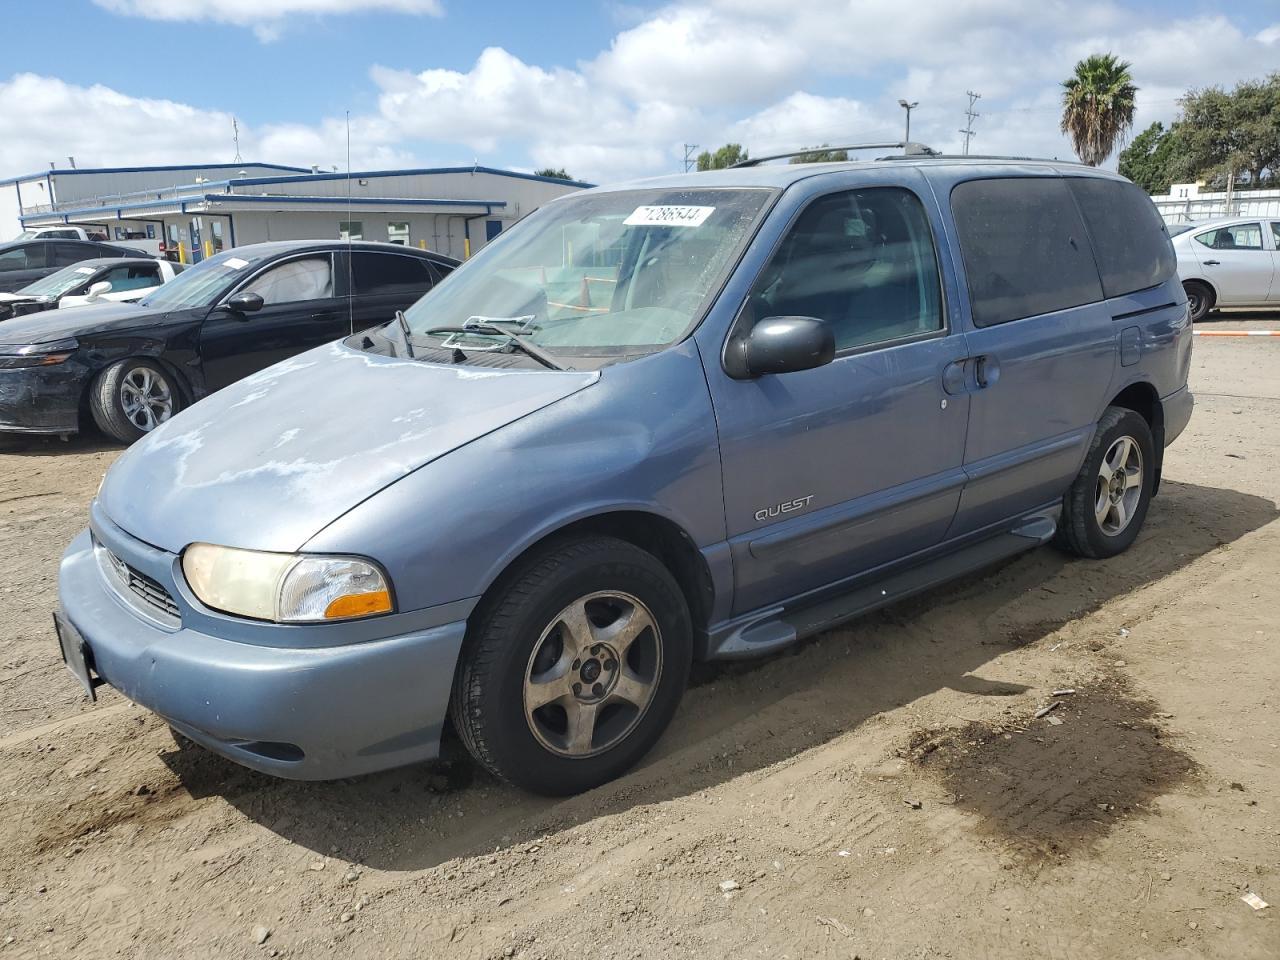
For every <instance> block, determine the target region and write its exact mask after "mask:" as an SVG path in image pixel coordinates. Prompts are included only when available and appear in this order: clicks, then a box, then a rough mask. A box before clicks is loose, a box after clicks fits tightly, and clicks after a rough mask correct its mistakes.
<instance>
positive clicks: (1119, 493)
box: [1058, 407, 1156, 559]
mask: <svg viewBox="0 0 1280 960" xmlns="http://www.w3.org/2000/svg"><path fill="white" fill-rule="evenodd" d="M1155 468H1156V452H1155V443H1154V441H1153V440H1152V437H1151V428H1150V426H1148V425H1147V421H1146V420H1145V419H1143V417H1142V415H1141V414H1139V413H1136V412H1134V411H1133V410H1127V409H1125V408H1124V407H1107V409H1106V412H1105V413H1103V415H1102V418H1101V419H1100V420H1099V421H1098V428H1097V430H1096V431H1095V433H1094V435H1093V443H1092V444H1090V446H1089V452H1088V453H1087V454H1086V455H1085V458H1084V464H1083V465H1082V466H1081V467H1080V472H1079V473H1078V474H1076V479H1075V480H1074V481H1073V482H1072V484H1071V488H1070V489H1069V490H1068V491H1067V494H1066V496H1065V497H1063V500H1062V521H1061V523H1060V524H1059V527H1058V545H1059V546H1061V547H1062V548H1063V549H1065V550H1067V551H1068V552H1069V553H1074V554H1076V555H1077V556H1081V557H1090V558H1092V559H1102V558H1105V557H1114V556H1115V555H1116V554H1118V553H1123V552H1124V551H1125V550H1128V549H1129V546H1130V545H1131V544H1132V543H1133V541H1134V540H1136V539H1137V537H1138V533H1139V531H1141V529H1142V524H1143V522H1144V521H1145V520H1146V518H1147V509H1148V508H1149V507H1150V505H1151V496H1152V492H1153V490H1154V488H1155Z"/></svg>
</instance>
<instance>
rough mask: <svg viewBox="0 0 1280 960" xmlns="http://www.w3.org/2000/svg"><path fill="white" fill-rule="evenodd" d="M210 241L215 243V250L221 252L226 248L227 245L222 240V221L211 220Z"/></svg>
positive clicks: (216, 252)
mask: <svg viewBox="0 0 1280 960" xmlns="http://www.w3.org/2000/svg"><path fill="white" fill-rule="evenodd" d="M209 242H210V243H211V244H213V252H214V253H215V254H218V253H221V252H222V251H223V250H225V249H226V245H225V244H224V243H223V240H222V221H221V220H211V221H210V222H209Z"/></svg>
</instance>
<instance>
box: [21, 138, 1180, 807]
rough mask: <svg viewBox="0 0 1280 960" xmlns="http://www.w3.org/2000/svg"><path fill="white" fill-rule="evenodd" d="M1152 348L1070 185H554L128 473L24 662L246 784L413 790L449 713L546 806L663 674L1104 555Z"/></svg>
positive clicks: (920, 173)
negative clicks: (43, 652) (369, 322)
mask: <svg viewBox="0 0 1280 960" xmlns="http://www.w3.org/2000/svg"><path fill="white" fill-rule="evenodd" d="M250 322H252V321H250ZM1191 342H1192V338H1191V322H1190V318H1189V315H1188V309H1187V298H1186V296H1185V295H1184V293H1183V289H1182V285H1181V284H1180V283H1179V280H1178V277H1177V275H1176V273H1175V268H1174V257H1173V253H1172V249H1171V246H1170V242H1169V237H1168V234H1167V232H1166V230H1165V227H1164V224H1163V223H1162V221H1161V219H1160V217H1159V216H1158V214H1157V213H1156V211H1155V209H1154V207H1153V206H1152V204H1151V202H1150V200H1149V199H1148V198H1147V197H1146V196H1145V195H1144V194H1143V193H1142V191H1141V190H1139V189H1138V188H1137V187H1135V186H1134V185H1133V184H1131V183H1129V182H1128V181H1126V180H1124V179H1122V178H1119V177H1117V176H1115V175H1113V174H1109V173H1106V172H1104V171H1099V170H1095V169H1092V168H1089V167H1083V166H1076V165H1073V164H1067V163H1058V162H1042V161H1022V160H1017V161H1014V160H999V161H995V160H990V159H967V158H947V157H927V158H926V157H892V158H884V159H882V160H879V161H868V162H855V163H838V164H799V165H789V164H786V165H763V166H752V165H748V166H743V167H740V168H734V169H729V170H722V171H715V172H708V173H699V174H690V175H684V176H677V177H668V178H663V179H657V180H645V181H640V182H635V183H629V184H624V185H622V186H616V187H611V188H608V189H593V190H588V191H585V192H581V193H575V194H571V195H568V196H565V197H563V198H560V199H557V200H555V201H554V202H552V203H549V204H547V205H546V206H545V207H543V208H542V209H541V210H539V211H537V212H536V213H534V214H533V215H531V216H529V217H527V218H526V219H525V220H524V221H523V222H522V223H520V224H519V225H518V226H517V227H516V228H514V229H512V230H510V231H509V232H507V233H506V234H504V235H503V236H501V237H500V238H498V239H497V240H495V241H494V242H493V243H491V244H489V245H488V246H486V247H485V248H484V249H483V250H482V251H481V252H480V253H479V254H478V255H477V256H475V257H474V258H473V259H471V260H470V261H469V262H467V263H465V264H464V265H463V266H462V267H461V268H460V269H458V270H457V271H456V273H455V274H454V275H453V276H452V277H450V279H449V280H448V281H447V282H445V283H443V284H441V285H440V286H438V287H437V288H435V289H434V290H432V291H431V292H430V293H428V294H427V295H426V296H424V297H423V298H422V299H421V300H419V301H418V302H417V303H416V304H415V305H414V306H413V307H412V308H410V309H409V311H408V312H407V314H405V315H402V316H401V317H399V318H397V320H396V322H392V323H389V324H387V325H386V326H385V327H381V328H378V329H376V330H374V331H372V332H366V333H361V334H356V335H355V336H352V337H350V338H348V339H346V340H344V341H341V342H336V343H332V344H330V345H327V346H323V347H320V348H317V349H313V350H311V351H310V352H308V353H304V354H301V355H299V356H296V357H294V358H292V359H289V360H286V361H284V362H282V363H279V364H277V365H275V366H273V367H270V368H268V369H266V370H264V371H262V372H260V373H257V374H255V375H252V376H249V377H247V378H245V379H244V380H241V381H240V382H239V383H237V384H235V385H233V386H231V387H228V388H227V389H225V390H222V391H220V392H218V393H216V394H214V395H213V396H211V397H209V398H207V399H205V400H202V401H201V402H199V403H197V404H195V405H194V406H192V407H191V408H190V409H188V410H186V411H184V412H182V413H181V414H179V415H177V416H175V417H174V418H173V419H172V420H170V421H168V422H166V423H163V424H161V425H160V426H159V427H158V428H157V429H156V430H155V431H153V432H151V433H150V434H148V435H147V436H146V437H144V438H143V439H142V440H141V441H140V442H139V443H137V444H136V445H135V446H133V447H132V448H131V449H130V450H128V451H126V452H125V453H124V454H123V455H122V456H121V457H120V458H119V460H117V461H116V463H115V464H114V465H113V466H112V468H111V469H110V471H109V472H108V474H107V476H106V478H105V480H104V482H103V484H102V487H101V489H100V491H99V493H98V496H97V498H96V499H95V500H94V501H93V504H92V506H91V508H90V516H89V528H88V529H87V530H86V531H85V532H84V533H82V534H81V535H80V536H79V537H77V538H76V540H75V541H74V542H73V543H72V544H71V546H70V547H69V549H68V550H67V552H66V555H65V557H64V559H63V561H62V566H61V572H60V584H59V595H60V610H59V612H58V613H57V614H56V615H55V621H56V625H57V628H58V634H59V638H60V643H61V648H62V653H63V656H64V658H65V660H66V662H67V665H68V667H69V668H70V670H71V672H72V673H73V674H74V675H75V676H76V677H77V678H78V679H79V681H80V682H81V683H82V684H83V685H84V687H85V689H86V690H87V691H88V692H89V694H90V695H92V693H93V689H94V687H95V685H96V684H98V683H101V682H105V683H107V684H110V685H111V686H113V687H115V688H116V689H117V690H119V691H120V692H121V693H123V694H124V695H125V696H126V697H128V698H129V699H131V700H133V701H135V702H137V703H139V704H141V705H143V706H145V707H147V708H149V709H150V710H152V711H154V712H155V713H157V714H159V715H160V716H161V717H162V718H164V719H165V720H166V721H167V722H168V723H169V724H170V725H172V726H173V727H174V728H175V729H176V730H177V731H179V732H180V733H182V734H184V735H185V736H186V737H188V738H190V739H191V740H194V741H196V742H197V743H199V744H202V745H204V746H205V747H207V748H208V749H210V750H213V751H216V752H217V753H220V754H222V755H224V756H226V757H229V758H231V759H233V760H236V761H239V762H240V763H242V764H245V765H247V766H249V767H252V768H254V769H256V770H260V771H265V772H268V773H272V774H276V775H278V776H282V777H292V778H299V779H325V778H334V777H346V776H350V775H354V774H361V773H366V772H369V771H374V770H379V769H384V768H388V767H394V766H397V765H402V764H410V763H416V762H419V761H423V760H426V759H429V758H431V757H434V756H435V755H436V754H437V751H438V748H439V742H440V737H441V732H442V729H443V727H444V726H445V723H446V718H448V719H449V720H451V722H452V724H453V726H454V727H455V728H456V730H457V732H458V733H459V734H460V736H461V738H462V740H463V741H464V742H465V744H466V745H467V747H468V748H469V749H470V750H471V752H472V753H473V754H474V755H475V757H476V759H477V760H478V761H479V762H480V763H481V764H482V765H483V766H484V767H486V768H487V769H489V770H490V771H492V772H493V773H494V774H496V775H497V776H499V777H502V778H504V779H506V780H508V781H510V782H512V783H515V784H518V785H520V786H522V787H524V788H527V789H530V790H533V791H538V792H542V793H548V794H567V793H572V792H575V791H581V790H585V789H588V788H590V787H593V786H595V785H598V784H601V783H603V782H605V781H607V780H609V779H610V778H613V777H616V776H618V775H619V774H621V773H622V772H623V771H625V770H627V769H628V768H629V767H630V766H632V765H633V764H634V763H636V761H637V760H638V759H639V758H640V757H641V756H642V755H643V754H644V753H645V752H646V751H647V750H648V749H649V748H650V747H652V746H653V744H654V743H655V741H657V740H658V738H659V737H660V736H661V734H662V732H663V730H664V728H665V727H666V726H667V725H668V723H669V722H670V721H671V719H672V716H673V714H674V713H675V710H676V706H677V704H678V702H679V700H680V697H681V694H682V692H683V690H684V687H685V684H686V680H687V678H688V675H689V669H690V664H691V662H692V661H693V660H695V659H711V660H715V659H727V658H743V657H756V656H762V655H766V654H770V653H774V652H775V651H778V650H780V649H782V648H784V647H786V646H788V645H789V644H794V643H795V642H796V641H797V640H799V639H800V638H802V637H805V636H807V635H811V634H814V633H816V632H819V631H821V630H823V629H826V628H827V627H830V626H831V625H833V624H836V623H839V622H841V621H843V620H847V619H848V618H851V617H853V616H855V615H857V614H860V613H862V612H864V611H867V610H869V609H871V608H873V607H876V606H879V605H882V604H886V603H892V602H894V601H896V600H898V599H900V598H902V597H904V596H907V595H908V594H911V593H913V592H916V591H920V590H922V589H925V588H928V587H930V586H932V585H935V584H938V583H940V582H942V581H944V580H946V579H948V578H952V577H955V576H957V575H959V574H962V573H965V572H967V571H972V570H974V569H976V568H980V567H982V566H984V565H988V564H991V563H993V562H996V561H999V560H1001V559H1003V558H1006V557H1009V556H1011V555H1013V554H1016V553H1018V552H1019V551H1022V550H1027V549H1029V548H1032V547H1035V546H1037V545H1039V544H1045V543H1049V542H1050V541H1053V542H1054V543H1056V544H1057V545H1059V546H1060V547H1062V548H1064V549H1066V550H1068V551H1070V552H1072V553H1075V554H1078V555H1080V556H1084V557H1091V558H1105V557H1110V556H1113V555H1115V554H1118V553H1120V552H1121V551H1123V550H1125V549H1126V548H1127V547H1129V545H1130V544H1132V543H1133V541H1134V538H1135V537H1137V535H1138V532H1139V530H1140V529H1141V527H1142V524H1143V520H1144V518H1145V517H1146V514H1147V510H1148V507H1149V505H1150V502H1151V498H1152V497H1153V496H1154V495H1155V493H1156V492H1157V490H1158V489H1159V486H1160V471H1161V461H1162V458H1163V452H1164V449H1165V447H1166V445H1167V444H1169V443H1170V442H1172V441H1173V440H1174V439H1175V438H1176V437H1177V436H1178V434H1179V433H1181V432H1182V430H1183V428H1184V427H1185V426H1186V424H1187V421H1188V419H1189V418H1190V416H1191V409H1192V396H1191V394H1190V393H1189V392H1188V390H1187V372H1188V367H1189V365H1190V358H1191ZM0 377H3V371H0Z"/></svg>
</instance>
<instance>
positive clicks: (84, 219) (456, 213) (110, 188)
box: [0, 163, 590, 263]
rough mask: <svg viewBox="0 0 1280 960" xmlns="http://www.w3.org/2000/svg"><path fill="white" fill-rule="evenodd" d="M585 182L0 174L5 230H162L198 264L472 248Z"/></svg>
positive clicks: (260, 168) (195, 169) (227, 167)
mask: <svg viewBox="0 0 1280 960" xmlns="http://www.w3.org/2000/svg"><path fill="white" fill-rule="evenodd" d="M587 186H590V184H586V183H580V182H578V181H575V180H560V179H553V178H549V177H539V176H534V175H532V174H526V173H516V172H514V171H510V170H496V169H492V168H490V167H481V166H474V167H437V168H428V169H414V170H373V171H364V172H353V173H351V174H350V175H348V174H345V173H321V172H319V171H318V170H316V169H315V168H312V169H311V170H305V169H303V168H300V167H284V166H280V165H278V164H269V163H236V164H204V165H187V166H163V167H111V168H98V169H51V170H46V171H44V172H42V173H35V174H30V175H29V176H22V177H12V178H10V179H8V180H3V181H0V239H5V240H8V239H12V238H13V237H14V236H16V235H17V234H18V233H20V232H21V231H22V230H24V229H30V228H32V227H44V226H54V225H58V224H69V225H72V226H81V227H84V228H85V229H86V230H90V231H93V230H97V231H100V232H102V233H105V234H106V235H107V238H108V239H109V240H155V241H158V242H159V243H161V244H163V245H164V246H163V249H164V250H165V252H166V254H167V255H168V256H170V257H171V258H173V259H179V258H181V259H182V260H183V261H185V262H188V263H191V262H196V261H199V260H202V259H204V258H205V257H208V256H211V255H213V254H215V253H218V252H219V251H221V250H224V249H228V248H230V247H233V246H239V245H243V244H247V243H258V242H260V241H263V240H292V239H325V238H330V237H334V238H343V239H345V238H346V237H348V236H350V237H351V238H352V239H363V240H382V241H390V242H392V243H404V244H409V245H411V246H415V247H422V248H423V249H427V250H434V251H436V252H439V253H443V254H447V255H449V256H453V257H459V258H463V257H466V256H469V255H470V254H471V253H474V252H475V251H476V250H478V249H479V248H480V247H482V246H483V245H484V244H485V243H486V242H487V241H488V240H490V239H492V238H493V237H496V236H497V235H498V234H499V233H500V232H501V231H502V230H503V229H505V228H506V227H508V226H510V225H511V224H513V223H515V222H516V221H517V220H519V219H520V218H521V217H523V216H525V215H526V214H528V213H530V212H531V211H533V210H535V209H537V208H538V207H539V206H541V205H542V204H544V203H546V202H547V201H548V200H551V199H554V198H555V197H558V196H560V195H561V194H564V193H569V192H571V191H573V190H579V189H582V188H583V187H587Z"/></svg>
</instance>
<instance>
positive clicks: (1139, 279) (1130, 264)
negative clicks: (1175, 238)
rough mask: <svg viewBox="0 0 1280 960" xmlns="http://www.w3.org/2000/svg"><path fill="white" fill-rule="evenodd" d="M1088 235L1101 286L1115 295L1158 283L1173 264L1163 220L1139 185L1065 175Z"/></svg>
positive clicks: (1173, 267)
mask: <svg viewBox="0 0 1280 960" xmlns="http://www.w3.org/2000/svg"><path fill="white" fill-rule="evenodd" d="M1067 183H1068V184H1070V185H1071V192H1072V193H1073V194H1075V198H1076V202H1077V203H1079V204H1080V212H1081V213H1083V214H1084V222H1085V224H1086V225H1087V226H1088V227H1089V236H1090V237H1091V238H1092V239H1093V250H1094V253H1095V254H1096V256H1097V259H1098V272H1099V273H1101V274H1102V292H1103V294H1105V295H1106V296H1107V297H1120V296H1123V295H1124V294H1126V293H1133V292H1134V291H1135V290H1145V289H1147V288H1148V287H1154V286H1155V285H1156V284H1159V283H1164V282H1165V281H1166V280H1168V279H1169V278H1170V277H1172V276H1173V274H1174V271H1175V270H1177V261H1176V260H1175V259H1174V255H1173V247H1172V246H1171V245H1170V244H1169V234H1168V232H1167V231H1166V229H1165V225H1164V220H1163V219H1162V218H1161V216H1160V214H1159V212H1158V211H1157V210H1156V208H1155V204H1153V203H1152V202H1151V198H1150V197H1148V196H1147V195H1146V194H1145V193H1143V192H1142V190H1141V189H1139V188H1138V187H1135V186H1134V185H1133V184H1132V183H1125V182H1124V181H1122V180H1102V179H1099V178H1097V177H1072V178H1070V179H1069V180H1068V181H1067Z"/></svg>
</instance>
